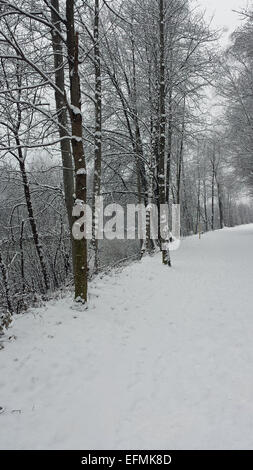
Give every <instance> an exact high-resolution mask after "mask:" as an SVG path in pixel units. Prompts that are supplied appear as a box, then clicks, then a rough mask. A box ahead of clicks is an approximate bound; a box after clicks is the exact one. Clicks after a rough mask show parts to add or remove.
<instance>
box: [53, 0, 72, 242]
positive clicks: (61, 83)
mask: <svg viewBox="0 0 253 470" xmlns="http://www.w3.org/2000/svg"><path fill="white" fill-rule="evenodd" d="M51 4H52V8H51V20H52V23H53V25H54V28H55V30H56V31H59V33H60V34H57V33H56V32H55V31H52V47H53V53H54V70H55V72H54V73H55V84H56V86H57V88H58V89H59V90H60V91H58V90H55V104H56V112H57V118H58V130H59V135H60V139H61V141H60V146H61V158H62V166H63V184H64V195H65V205H66V209H67V215H68V222H69V229H70V234H71V231H72V225H73V217H72V211H73V200H74V192H75V190H74V167H73V159H72V153H71V144H70V140H69V139H67V136H69V128H68V115H67V103H66V94H65V74H64V59H63V50H62V40H61V37H60V35H61V33H62V31H61V22H60V20H59V17H58V15H57V13H59V0H51Z"/></svg>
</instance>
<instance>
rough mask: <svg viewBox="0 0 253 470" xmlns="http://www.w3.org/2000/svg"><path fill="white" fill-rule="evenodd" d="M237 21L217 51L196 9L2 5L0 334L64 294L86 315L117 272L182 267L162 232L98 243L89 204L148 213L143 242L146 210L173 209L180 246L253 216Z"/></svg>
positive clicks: (246, 75)
mask: <svg viewBox="0 0 253 470" xmlns="http://www.w3.org/2000/svg"><path fill="white" fill-rule="evenodd" d="M238 14H239V15H240V19H241V22H240V25H239V26H238V28H237V29H236V30H235V31H234V32H233V34H232V35H231V37H230V40H229V43H228V44H227V46H226V47H224V48H223V47H221V45H220V42H219V38H220V36H221V35H222V31H220V30H217V29H215V28H214V27H213V26H212V22H210V21H207V19H206V16H205V12H204V11H203V8H201V6H196V3H195V2H194V1H191V0H66V1H64V0H13V1H7V0H0V84H1V86H0V222H1V223H0V316H1V319H0V332H2V333H4V331H5V330H6V328H7V327H8V325H9V324H10V323H11V321H12V316H13V315H15V314H21V313H24V312H25V311H27V310H28V309H29V308H30V307H33V306H39V305H40V304H41V303H42V302H44V301H47V300H49V299H51V298H55V297H57V296H58V295H61V294H62V292H64V291H65V290H69V289H70V290H73V299H74V300H75V302H76V303H77V304H80V305H84V306H85V308H86V306H87V304H88V303H89V302H88V301H89V283H90V280H91V279H93V278H94V277H96V276H98V275H99V273H102V272H107V271H108V270H110V269H113V267H114V266H118V265H120V264H123V265H124V263H130V262H131V261H133V260H138V259H141V258H142V257H144V256H150V255H152V254H153V253H154V252H157V251H159V250H161V269H163V267H162V264H164V265H168V269H170V265H171V264H172V265H173V252H172V253H171V254H170V253H169V251H170V250H169V244H168V248H166V249H165V248H164V246H165V244H164V243H163V242H164V241H165V242H166V241H168V240H167V236H166V235H164V234H163V233H161V231H160V232H159V237H158V239H157V240H155V241H151V240H150V239H149V237H148V236H147V237H146V239H145V240H138V239H137V238H136V239H135V240H133V239H132V240H117V239H115V240H98V239H97V237H96V221H97V218H98V214H97V210H96V205H95V202H96V198H99V197H103V200H104V202H105V204H116V205H117V204H120V205H121V206H122V207H127V205H129V204H144V205H145V207H146V209H147V216H146V224H147V234H148V233H149V224H150V214H149V207H150V204H157V205H158V206H159V205H161V204H168V206H169V208H171V206H172V204H176V205H180V207H181V236H182V238H185V237H188V236H190V235H193V234H199V236H202V234H205V233H206V232H209V231H214V230H218V229H223V228H224V227H234V226H236V225H241V224H249V223H252V222H253V205H252V199H251V198H252V194H253V189H252V188H253V157H252V155H253V133H252V123H253V88H252V79H253V56H252V45H253V39H252V38H253V8H252V6H251V7H249V8H248V9H247V10H241V11H240V12H238ZM80 201H81V203H82V204H86V203H87V204H89V205H90V207H91V208H92V236H91V239H90V240H86V239H85V238H83V239H81V240H79V239H76V238H75V237H74V236H73V234H72V227H73V224H74V223H75V222H76V221H77V220H78V216H80V214H81V212H82V211H81V210H80V207H79V209H78V206H79V205H80ZM112 215H113V214H111V216H112ZM169 217H171V214H170V215H169ZM105 218H106V215H105ZM106 220H108V217H107V219H106ZM166 246H167V245H166ZM231 256H232V254H231ZM185 264H186V265H187V264H188V260H187V259H185Z"/></svg>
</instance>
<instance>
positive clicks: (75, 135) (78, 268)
mask: <svg viewBox="0 0 253 470" xmlns="http://www.w3.org/2000/svg"><path fill="white" fill-rule="evenodd" d="M74 21H75V20H74V0H66V24H67V47H68V64H69V82H70V100H71V102H70V105H69V115H70V120H71V128H72V137H71V142H72V152H73V158H74V165H75V204H80V203H81V204H83V205H85V204H86V192H87V188H86V186H87V184H86V181H87V176H86V162H85V155H84V147H83V131H82V111H81V107H82V106H81V88H80V78H79V61H78V49H79V47H78V33H76V32H75V27H74ZM84 235H85V234H84ZM73 246H74V262H73V264H74V281H75V300H76V301H77V302H81V303H86V302H87V290H88V286H87V283H88V281H87V278H88V264H87V240H86V238H85V236H84V237H83V238H82V240H76V239H74V240H73Z"/></svg>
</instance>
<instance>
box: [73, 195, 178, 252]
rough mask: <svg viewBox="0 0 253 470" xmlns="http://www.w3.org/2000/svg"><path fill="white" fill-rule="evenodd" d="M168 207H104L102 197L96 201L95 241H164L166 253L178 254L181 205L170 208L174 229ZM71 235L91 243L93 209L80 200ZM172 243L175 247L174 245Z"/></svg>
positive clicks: (76, 205)
mask: <svg viewBox="0 0 253 470" xmlns="http://www.w3.org/2000/svg"><path fill="white" fill-rule="evenodd" d="M169 214H170V211H169V206H168V204H161V205H160V206H159V207H158V206H156V205H155V204H149V205H148V206H145V205H144V204H127V205H126V206H125V207H123V206H121V205H120V204H116V203H113V204H109V205H107V206H104V199H103V197H97V198H96V201H95V217H94V223H95V239H96V240H103V239H107V240H135V239H139V240H147V238H150V239H151V240H158V238H159V229H160V237H161V239H162V240H163V247H162V248H163V249H166V248H167V244H169V245H168V247H169V248H170V249H171V250H177V249H178V248H179V246H180V204H172V206H171V229H170V223H169V219H170V217H169ZM73 217H75V218H76V219H77V220H76V221H75V223H74V224H73V228H72V234H73V237H74V238H75V239H76V240H82V239H83V238H86V239H87V240H92V239H93V238H94V237H93V234H92V232H93V231H92V209H91V207H90V206H89V205H88V204H84V202H83V201H81V200H79V199H77V200H76V201H75V205H74V208H73ZM172 241H173V243H171V242H172Z"/></svg>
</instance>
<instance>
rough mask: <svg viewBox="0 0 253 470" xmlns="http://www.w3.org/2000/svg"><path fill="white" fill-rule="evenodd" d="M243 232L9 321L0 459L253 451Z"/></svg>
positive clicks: (185, 248) (0, 356)
mask: <svg viewBox="0 0 253 470" xmlns="http://www.w3.org/2000/svg"><path fill="white" fill-rule="evenodd" d="M252 239H253V225H248V226H243V227H237V228H234V229H224V230H223V231H217V232H215V233H210V234H206V235H205V236H203V238H202V240H199V239H198V237H191V238H189V239H186V240H184V241H183V243H182V246H181V248H180V250H178V251H176V252H174V253H173V254H172V258H173V267H172V269H169V268H167V267H164V266H162V265H161V262H160V255H156V256H155V257H153V258H148V257H147V258H145V259H143V260H142V261H141V262H139V263H134V264H132V265H131V266H128V267H126V268H125V269H124V270H122V272H117V273H116V272H115V273H112V274H111V275H110V276H105V277H103V278H102V279H96V280H94V281H93V282H92V285H91V289H90V293H91V296H90V304H89V309H88V310H87V311H83V312H78V311H75V310H73V308H72V306H73V303H72V299H71V296H70V295H68V296H66V298H63V299H61V300H57V301H51V302H48V303H47V304H46V306H45V307H43V308H39V309H34V310H33V311H31V312H29V313H27V314H26V315H24V316H22V317H20V318H18V319H16V321H15V323H14V324H13V326H12V328H11V329H10V330H9V331H10V336H12V337H16V340H15V341H11V342H10V343H8V344H6V345H5V349H4V350H2V351H0V363H1V376H0V407H3V409H4V412H3V413H1V414H0V448H1V449H72V448H74V449H75V448H78V449H91V448H93V449H98V448H101V449H108V448H115V449H117V448H123V449H124V448H125V449H134V448H157V449H159V448H160V449H161V448H173V449H181V448H187V449H193V448H197V449H202V448H203V449H208V448H215V449H225V448H226V449H227V448H232V449H238V448H249V449H252V447H253V438H252V426H253V403H252V392H253V377H252V363H253V342H252V333H253V315H252V280H253V279H252V266H253V251H252Z"/></svg>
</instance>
